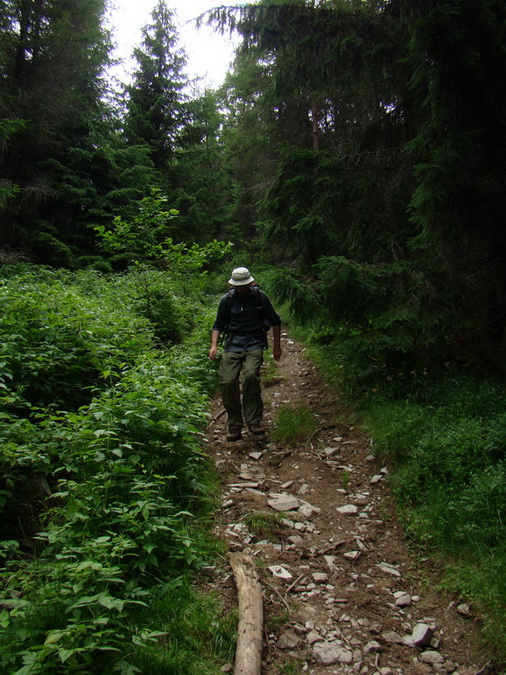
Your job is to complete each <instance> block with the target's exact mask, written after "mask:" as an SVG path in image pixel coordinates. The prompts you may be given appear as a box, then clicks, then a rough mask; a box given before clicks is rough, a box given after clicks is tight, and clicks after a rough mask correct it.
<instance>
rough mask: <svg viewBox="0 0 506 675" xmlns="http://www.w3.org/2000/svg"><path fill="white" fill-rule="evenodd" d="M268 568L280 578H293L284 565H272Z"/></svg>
mask: <svg viewBox="0 0 506 675" xmlns="http://www.w3.org/2000/svg"><path fill="white" fill-rule="evenodd" d="M268 569H269V571H270V572H271V573H272V574H273V575H274V576H275V577H277V578H278V579H291V578H292V574H291V573H290V572H289V571H288V570H287V569H285V568H284V567H281V565H271V566H270V567H269V568H268Z"/></svg>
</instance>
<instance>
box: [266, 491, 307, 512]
mask: <svg viewBox="0 0 506 675" xmlns="http://www.w3.org/2000/svg"><path fill="white" fill-rule="evenodd" d="M267 503H268V504H269V506H270V507H271V508H272V509H274V510H275V511H293V510H294V509H298V508H299V506H300V501H299V500H298V499H297V497H294V496H292V495H289V494H284V493H273V494H271V495H270V498H269V499H268V500H267Z"/></svg>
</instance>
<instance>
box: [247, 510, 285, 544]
mask: <svg viewBox="0 0 506 675" xmlns="http://www.w3.org/2000/svg"><path fill="white" fill-rule="evenodd" d="M282 520H283V516H282V515H281V514H280V513H271V512H267V511H256V512H255V513H249V514H248V515H247V516H246V518H245V519H244V523H245V524H246V526H247V528H248V530H249V531H250V532H251V533H252V534H255V535H257V536H259V537H263V538H264V539H268V540H269V541H276V540H277V538H278V536H279V533H280V532H281V529H282V528H283V522H282Z"/></svg>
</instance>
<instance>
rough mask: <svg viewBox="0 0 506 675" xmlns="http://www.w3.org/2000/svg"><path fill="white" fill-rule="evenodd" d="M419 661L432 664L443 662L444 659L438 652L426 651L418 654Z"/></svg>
mask: <svg viewBox="0 0 506 675" xmlns="http://www.w3.org/2000/svg"><path fill="white" fill-rule="evenodd" d="M420 661H422V662H423V663H430V664H431V665H432V666H435V665H438V664H441V663H443V661H444V659H443V657H442V656H441V654H440V653H439V652H434V651H427V652H422V653H421V654H420Z"/></svg>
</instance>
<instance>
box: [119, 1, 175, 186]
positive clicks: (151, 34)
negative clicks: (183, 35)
mask: <svg viewBox="0 0 506 675" xmlns="http://www.w3.org/2000/svg"><path fill="white" fill-rule="evenodd" d="M178 41H179V34H178V31H177V28H176V25H175V14H174V12H173V11H172V10H170V9H168V8H167V5H166V4H165V2H164V1H163V0H160V2H158V4H157V5H156V6H155V8H154V10H153V12H152V14H151V23H150V24H148V25H146V26H144V28H143V30H142V43H141V45H140V46H139V47H137V48H136V49H135V50H134V57H135V59H136V61H137V69H136V70H135V72H134V76H133V83H132V84H131V85H130V86H128V87H127V94H128V102H127V113H126V117H125V133H126V136H127V139H128V142H129V143H130V144H145V145H146V146H148V148H149V152H150V156H151V158H152V161H153V163H154V165H155V167H156V168H157V169H158V170H159V171H160V172H161V173H162V174H163V173H164V172H165V171H167V170H168V169H169V168H170V166H171V164H172V162H173V160H174V153H175V150H176V146H177V141H178V137H179V134H180V132H181V130H182V127H183V126H184V124H185V122H186V119H187V111H186V94H185V92H184V88H185V86H186V85H187V84H188V79H187V77H186V75H185V72H184V68H185V66H186V55H185V53H184V50H182V49H181V48H180V47H179V46H178Z"/></svg>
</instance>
